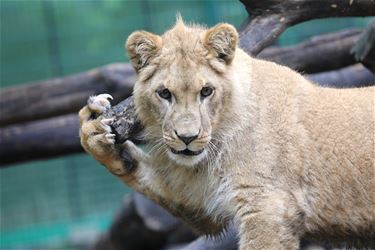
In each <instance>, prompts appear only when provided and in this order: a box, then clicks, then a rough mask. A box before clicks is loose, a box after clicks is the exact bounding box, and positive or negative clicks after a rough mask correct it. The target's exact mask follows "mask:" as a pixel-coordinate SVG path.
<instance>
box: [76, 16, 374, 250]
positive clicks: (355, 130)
mask: <svg viewBox="0 0 375 250" xmlns="http://www.w3.org/2000/svg"><path fill="white" fill-rule="evenodd" d="M237 40H238V35H237V32H236V30H235V29H234V28H233V27H232V26H231V25H229V24H219V25H216V26H215V27H213V28H211V29H208V30H207V29H205V28H202V27H198V26H186V25H185V24H184V23H183V22H182V21H181V20H179V21H178V22H177V24H176V26H175V27H173V28H172V29H171V30H169V31H167V32H166V33H165V34H164V35H163V36H157V35H154V34H150V33H145V32H135V33H133V34H132V35H131V36H130V37H129V39H128V41H127V49H128V53H129V55H130V56H131V58H132V59H131V60H132V63H133V65H135V69H136V70H137V72H138V76H139V77H138V81H137V82H136V85H135V88H134V98H135V104H136V109H137V115H138V117H139V119H140V120H141V122H142V123H143V124H144V125H145V127H146V131H145V138H146V139H147V140H148V141H149V152H147V153H145V152H143V151H142V150H140V149H139V148H138V147H137V146H135V145H134V144H133V143H131V142H129V141H128V142H126V143H125V145H124V147H125V149H126V150H128V151H129V153H130V155H131V156H132V157H133V158H134V159H135V160H136V161H137V162H138V166H137V168H136V170H134V171H128V170H126V166H124V164H123V163H122V162H121V160H120V159H119V157H118V154H117V152H116V150H115V148H114V145H113V141H107V140H103V138H108V137H109V138H110V137H111V133H110V131H109V130H110V129H109V127H108V126H107V125H106V124H108V123H109V122H108V121H104V122H103V121H102V120H101V119H100V118H99V119H96V120H90V119H88V117H89V116H90V115H91V113H92V112H97V113H100V112H101V110H98V109H97V108H95V105H94V106H93V105H92V103H94V102H97V103H105V101H104V100H105V98H103V96H98V97H96V98H95V97H94V98H93V99H92V101H91V107H90V102H89V105H88V106H86V107H84V108H83V109H82V111H81V113H80V117H81V126H82V127H81V141H82V145H83V146H84V147H85V149H86V150H87V151H88V152H90V153H91V154H92V155H93V156H94V157H95V158H96V159H97V160H99V161H100V162H102V163H103V164H104V165H105V166H106V167H107V168H108V169H109V170H110V171H111V172H112V173H114V174H115V175H117V176H119V177H120V178H121V179H122V180H123V181H124V182H125V183H127V184H128V185H130V186H132V187H133V188H135V189H136V190H137V191H139V192H143V193H145V194H146V195H147V196H149V197H150V198H152V199H154V200H155V201H157V202H159V203H162V204H164V206H165V207H167V209H169V210H170V211H171V212H172V213H174V214H176V215H178V216H182V217H183V218H184V219H185V220H187V221H190V223H191V224H192V225H193V226H195V227H197V228H198V229H200V230H201V231H204V232H206V233H216V232H218V231H219V230H220V229H222V228H224V227H225V226H226V225H227V224H228V223H229V222H230V221H232V220H233V221H234V223H235V225H237V227H238V229H239V232H240V249H297V248H298V247H299V239H300V237H302V236H311V237H317V238H319V237H320V236H322V237H323V238H324V239H325V240H329V241H337V242H345V241H348V242H351V243H352V244H359V245H360V244H368V246H369V247H375V242H374V239H375V179H374V178H375V170H374V158H375V156H374V154H375V149H374V143H375V141H374V138H375V128H374V126H375V110H374V109H375V103H374V98H375V96H374V95H375V92H374V91H375V88H374V87H368V88H358V89H332V88H322V87H318V86H316V85H314V84H312V83H310V82H309V81H308V80H306V79H305V78H304V77H303V76H301V75H300V74H298V73H296V72H294V71H292V70H291V69H289V68H286V67H283V66H280V65H277V64H275V63H272V62H267V61H261V60H258V59H254V58H251V57H249V56H248V55H247V54H246V53H244V52H243V51H242V50H241V49H239V48H238V47H237ZM145 41H146V45H145ZM139 46H140V47H139ZM149 48H151V49H149ZM140 58H141V59H140ZM139 60H141V62H139ZM205 86H210V87H212V88H214V92H213V94H212V95H210V96H208V97H206V98H201V97H200V91H201V89H202V87H205ZM163 88H167V89H168V90H169V91H170V92H171V93H172V96H173V97H172V98H171V100H170V101H168V100H165V99H162V98H161V97H160V96H159V95H158V91H159V90H160V89H163ZM103 106H108V104H107V103H105V105H103ZM103 123H104V125H103ZM197 133H198V138H196V139H195V140H194V141H193V142H191V143H190V144H188V145H187V146H186V145H185V144H184V143H183V142H182V141H181V140H180V139H179V138H178V136H177V135H178V134H186V135H194V134H197ZM170 148H173V149H174V150H177V151H181V150H185V149H186V148H187V149H189V150H191V151H199V150H202V149H203V150H204V151H203V152H202V153H201V154H199V155H196V156H185V155H180V154H174V153H172V152H171V149H170ZM125 165H126V164H125Z"/></svg>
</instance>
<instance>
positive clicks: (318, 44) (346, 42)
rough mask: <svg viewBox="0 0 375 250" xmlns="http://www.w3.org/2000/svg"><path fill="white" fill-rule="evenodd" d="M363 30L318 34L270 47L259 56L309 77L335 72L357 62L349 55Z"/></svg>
mask: <svg viewBox="0 0 375 250" xmlns="http://www.w3.org/2000/svg"><path fill="white" fill-rule="evenodd" d="M361 32H362V30H361V29H349V30H342V31H339V32H334V33H329V34H325V35H318V36H314V37H311V38H309V39H308V40H307V41H305V42H302V43H300V44H297V45H294V46H289V47H282V48H279V47H269V48H266V49H265V50H263V51H262V52H261V53H260V54H259V55H258V57H259V58H262V59H265V60H269V61H273V62H276V63H278V64H281V65H285V66H288V67H290V68H292V69H295V70H297V71H300V72H304V73H307V74H311V73H317V72H322V71H329V70H335V69H339V68H342V67H346V66H349V65H352V64H355V63H356V59H355V58H354V56H353V55H352V53H351V52H350V50H351V48H352V47H353V46H354V45H355V44H356V42H357V41H358V39H359V37H360V35H361Z"/></svg>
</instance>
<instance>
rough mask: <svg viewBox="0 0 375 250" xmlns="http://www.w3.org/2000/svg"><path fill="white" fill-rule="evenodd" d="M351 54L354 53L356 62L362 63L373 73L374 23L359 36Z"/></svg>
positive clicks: (374, 64)
mask: <svg viewBox="0 0 375 250" xmlns="http://www.w3.org/2000/svg"><path fill="white" fill-rule="evenodd" d="M352 53H354V56H355V58H356V59H357V61H359V62H362V63H363V65H365V66H366V67H367V68H368V69H369V70H371V71H372V72H373V73H375V21H373V22H372V23H371V24H370V25H369V26H368V27H367V29H366V31H365V32H364V33H363V35H361V37H360V39H359V41H358V43H357V44H356V45H355V46H354V47H353V49H352Z"/></svg>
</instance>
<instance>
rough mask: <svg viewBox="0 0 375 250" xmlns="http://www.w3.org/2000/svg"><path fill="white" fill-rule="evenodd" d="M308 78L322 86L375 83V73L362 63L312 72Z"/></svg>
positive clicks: (339, 86)
mask: <svg viewBox="0 0 375 250" xmlns="http://www.w3.org/2000/svg"><path fill="white" fill-rule="evenodd" d="M308 78H309V79H310V80H311V81H313V82H316V83H318V84H319V85H321V86H327V87H336V88H352V87H366V86H372V85H375V75H374V74H373V73H372V72H371V71H369V70H368V69H366V68H365V67H364V66H363V65H362V64H356V65H353V66H349V67H345V68H343V69H339V70H335V71H328V72H323V73H317V74H311V75H309V76H308Z"/></svg>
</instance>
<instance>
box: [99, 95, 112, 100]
mask: <svg viewBox="0 0 375 250" xmlns="http://www.w3.org/2000/svg"><path fill="white" fill-rule="evenodd" d="M97 97H98V98H105V99H107V100H113V97H112V96H111V95H110V94H100V95H98V96H97Z"/></svg>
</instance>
